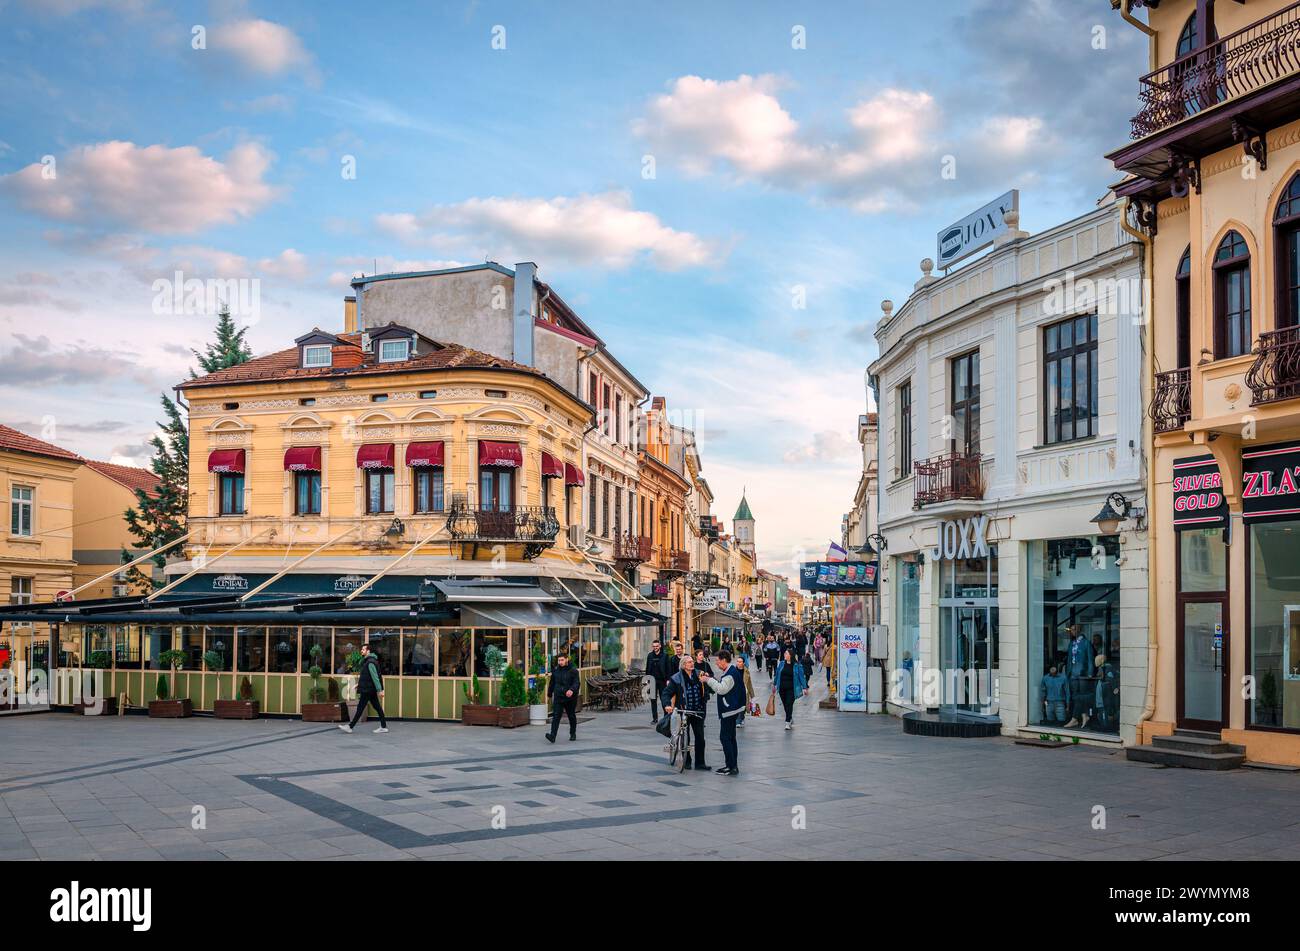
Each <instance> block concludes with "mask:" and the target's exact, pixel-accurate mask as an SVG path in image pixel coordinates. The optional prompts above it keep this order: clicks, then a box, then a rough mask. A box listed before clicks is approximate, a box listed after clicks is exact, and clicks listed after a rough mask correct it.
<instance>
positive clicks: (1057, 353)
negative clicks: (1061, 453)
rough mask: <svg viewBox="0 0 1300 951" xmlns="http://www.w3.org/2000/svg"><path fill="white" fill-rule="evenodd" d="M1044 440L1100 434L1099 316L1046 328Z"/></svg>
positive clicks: (1065, 321) (1088, 316)
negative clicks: (1098, 426) (1098, 420)
mask: <svg viewBox="0 0 1300 951" xmlns="http://www.w3.org/2000/svg"><path fill="white" fill-rule="evenodd" d="M1043 419H1044V433H1043V442H1044V443H1045V444H1047V445H1051V444H1052V443H1058V442H1069V441H1071V440H1073V439H1087V438H1088V437H1089V436H1095V435H1097V317H1096V315H1095V314H1094V315H1085V316H1083V317H1071V318H1070V319H1069V320H1063V321H1061V322H1059V323H1055V324H1052V325H1051V326H1050V327H1046V328H1044V330H1043Z"/></svg>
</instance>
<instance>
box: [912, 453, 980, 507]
mask: <svg viewBox="0 0 1300 951" xmlns="http://www.w3.org/2000/svg"><path fill="white" fill-rule="evenodd" d="M914 469H915V472H916V483H915V485H916V495H915V501H914V502H913V503H912V505H913V508H918V509H919V508H922V507H923V506H926V505H935V504H937V503H939V502H953V501H957V500H961V499H970V500H978V499H982V498H984V476H983V473H982V472H981V471H980V454H979V453H977V452H976V453H970V454H966V453H959V452H951V453H947V454H945V455H942V456H935V457H933V458H931V459H926V460H923V461H921V462H917V463H915V464H914Z"/></svg>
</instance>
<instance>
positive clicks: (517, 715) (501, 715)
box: [497, 704, 528, 729]
mask: <svg viewBox="0 0 1300 951" xmlns="http://www.w3.org/2000/svg"><path fill="white" fill-rule="evenodd" d="M497 726H503V727H505V728H507V729H513V728H514V727H517V726H528V705H527V704H525V705H524V706H522V707H497Z"/></svg>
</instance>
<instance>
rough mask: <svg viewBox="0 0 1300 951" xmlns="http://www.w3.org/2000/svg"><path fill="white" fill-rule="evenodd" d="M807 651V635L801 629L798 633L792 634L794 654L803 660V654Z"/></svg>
mask: <svg viewBox="0 0 1300 951" xmlns="http://www.w3.org/2000/svg"><path fill="white" fill-rule="evenodd" d="M807 653H808V635H807V634H805V633H804V632H803V630H802V629H801V630H800V631H799V633H798V634H796V635H795V636H794V656H795V657H796V658H798V659H799V660H803V658H804V656H805V655H806V654H807Z"/></svg>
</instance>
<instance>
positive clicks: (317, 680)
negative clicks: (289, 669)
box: [302, 644, 348, 723]
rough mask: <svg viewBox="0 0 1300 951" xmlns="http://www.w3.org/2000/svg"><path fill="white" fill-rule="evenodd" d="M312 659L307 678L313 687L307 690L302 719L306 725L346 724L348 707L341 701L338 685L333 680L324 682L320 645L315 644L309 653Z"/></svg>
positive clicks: (322, 653)
mask: <svg viewBox="0 0 1300 951" xmlns="http://www.w3.org/2000/svg"><path fill="white" fill-rule="evenodd" d="M307 655H308V656H309V657H310V658H311V667H309V668H308V669H307V676H309V677H311V686H310V687H308V688H307V702H306V703H304V704H303V705H302V718H303V721H304V722H306V723H346V722H347V719H348V705H347V704H346V703H344V702H343V701H342V700H341V699H339V693H338V689H339V688H338V683H337V682H336V681H335V680H334V679H333V678H329V679H328V680H324V681H322V679H321V667H320V664H321V657H322V656H323V655H324V651H322V650H321V646H320V645H319V644H313V645H312V647H311V650H310V651H308V652H307Z"/></svg>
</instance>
